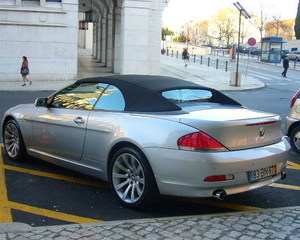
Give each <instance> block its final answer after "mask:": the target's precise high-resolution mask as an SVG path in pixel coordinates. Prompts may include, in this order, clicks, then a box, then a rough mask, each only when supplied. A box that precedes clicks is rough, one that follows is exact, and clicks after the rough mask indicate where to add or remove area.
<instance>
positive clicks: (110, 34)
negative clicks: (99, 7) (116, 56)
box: [106, 13, 114, 68]
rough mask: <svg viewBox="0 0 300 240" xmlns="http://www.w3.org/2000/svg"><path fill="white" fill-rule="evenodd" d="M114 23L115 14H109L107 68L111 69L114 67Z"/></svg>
mask: <svg viewBox="0 0 300 240" xmlns="http://www.w3.org/2000/svg"><path fill="white" fill-rule="evenodd" d="M113 34H114V23H113V14H112V13H108V14H107V37H106V39H107V51H106V53H107V56H106V66H107V67H109V68H111V67H113V45H114V39H113Z"/></svg>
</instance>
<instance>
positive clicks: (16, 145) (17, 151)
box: [3, 120, 27, 161]
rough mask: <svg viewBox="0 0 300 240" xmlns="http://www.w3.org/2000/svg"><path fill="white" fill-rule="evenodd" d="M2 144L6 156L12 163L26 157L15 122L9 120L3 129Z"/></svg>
mask: <svg viewBox="0 0 300 240" xmlns="http://www.w3.org/2000/svg"><path fill="white" fill-rule="evenodd" d="M3 143H4V149H5V152H6V154H7V155H8V156H9V157H10V159H12V160H14V161H21V160H24V159H25V158H26V157H27V152H26V148H25V144H24V141H23V138H22V134H21V131H20V129H19V126H18V124H17V122H16V121H15V120H9V121H7V122H6V123H5V125H4V128H3Z"/></svg>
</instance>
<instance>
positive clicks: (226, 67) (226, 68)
mask: <svg viewBox="0 0 300 240" xmlns="http://www.w3.org/2000/svg"><path fill="white" fill-rule="evenodd" d="M227 71H228V61H226V62H225V72H227Z"/></svg>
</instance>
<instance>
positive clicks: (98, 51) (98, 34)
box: [96, 19, 102, 62]
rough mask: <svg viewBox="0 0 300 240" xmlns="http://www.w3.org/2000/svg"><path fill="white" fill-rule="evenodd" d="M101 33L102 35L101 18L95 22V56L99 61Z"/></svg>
mask: <svg viewBox="0 0 300 240" xmlns="http://www.w3.org/2000/svg"><path fill="white" fill-rule="evenodd" d="M101 35H102V19H101V20H100V22H98V23H97V55H96V58H97V60H98V61H99V62H100V61H101V47H102V42H101Z"/></svg>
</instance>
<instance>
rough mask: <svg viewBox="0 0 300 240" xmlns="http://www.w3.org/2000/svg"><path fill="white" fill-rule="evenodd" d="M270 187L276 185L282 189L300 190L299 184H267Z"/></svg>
mask: <svg viewBox="0 0 300 240" xmlns="http://www.w3.org/2000/svg"><path fill="white" fill-rule="evenodd" d="M269 186H270V187H276V188H284V189H292V190H297V191H300V187H299V186H294V185H287V184H280V183H272V184H270V185H269Z"/></svg>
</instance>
